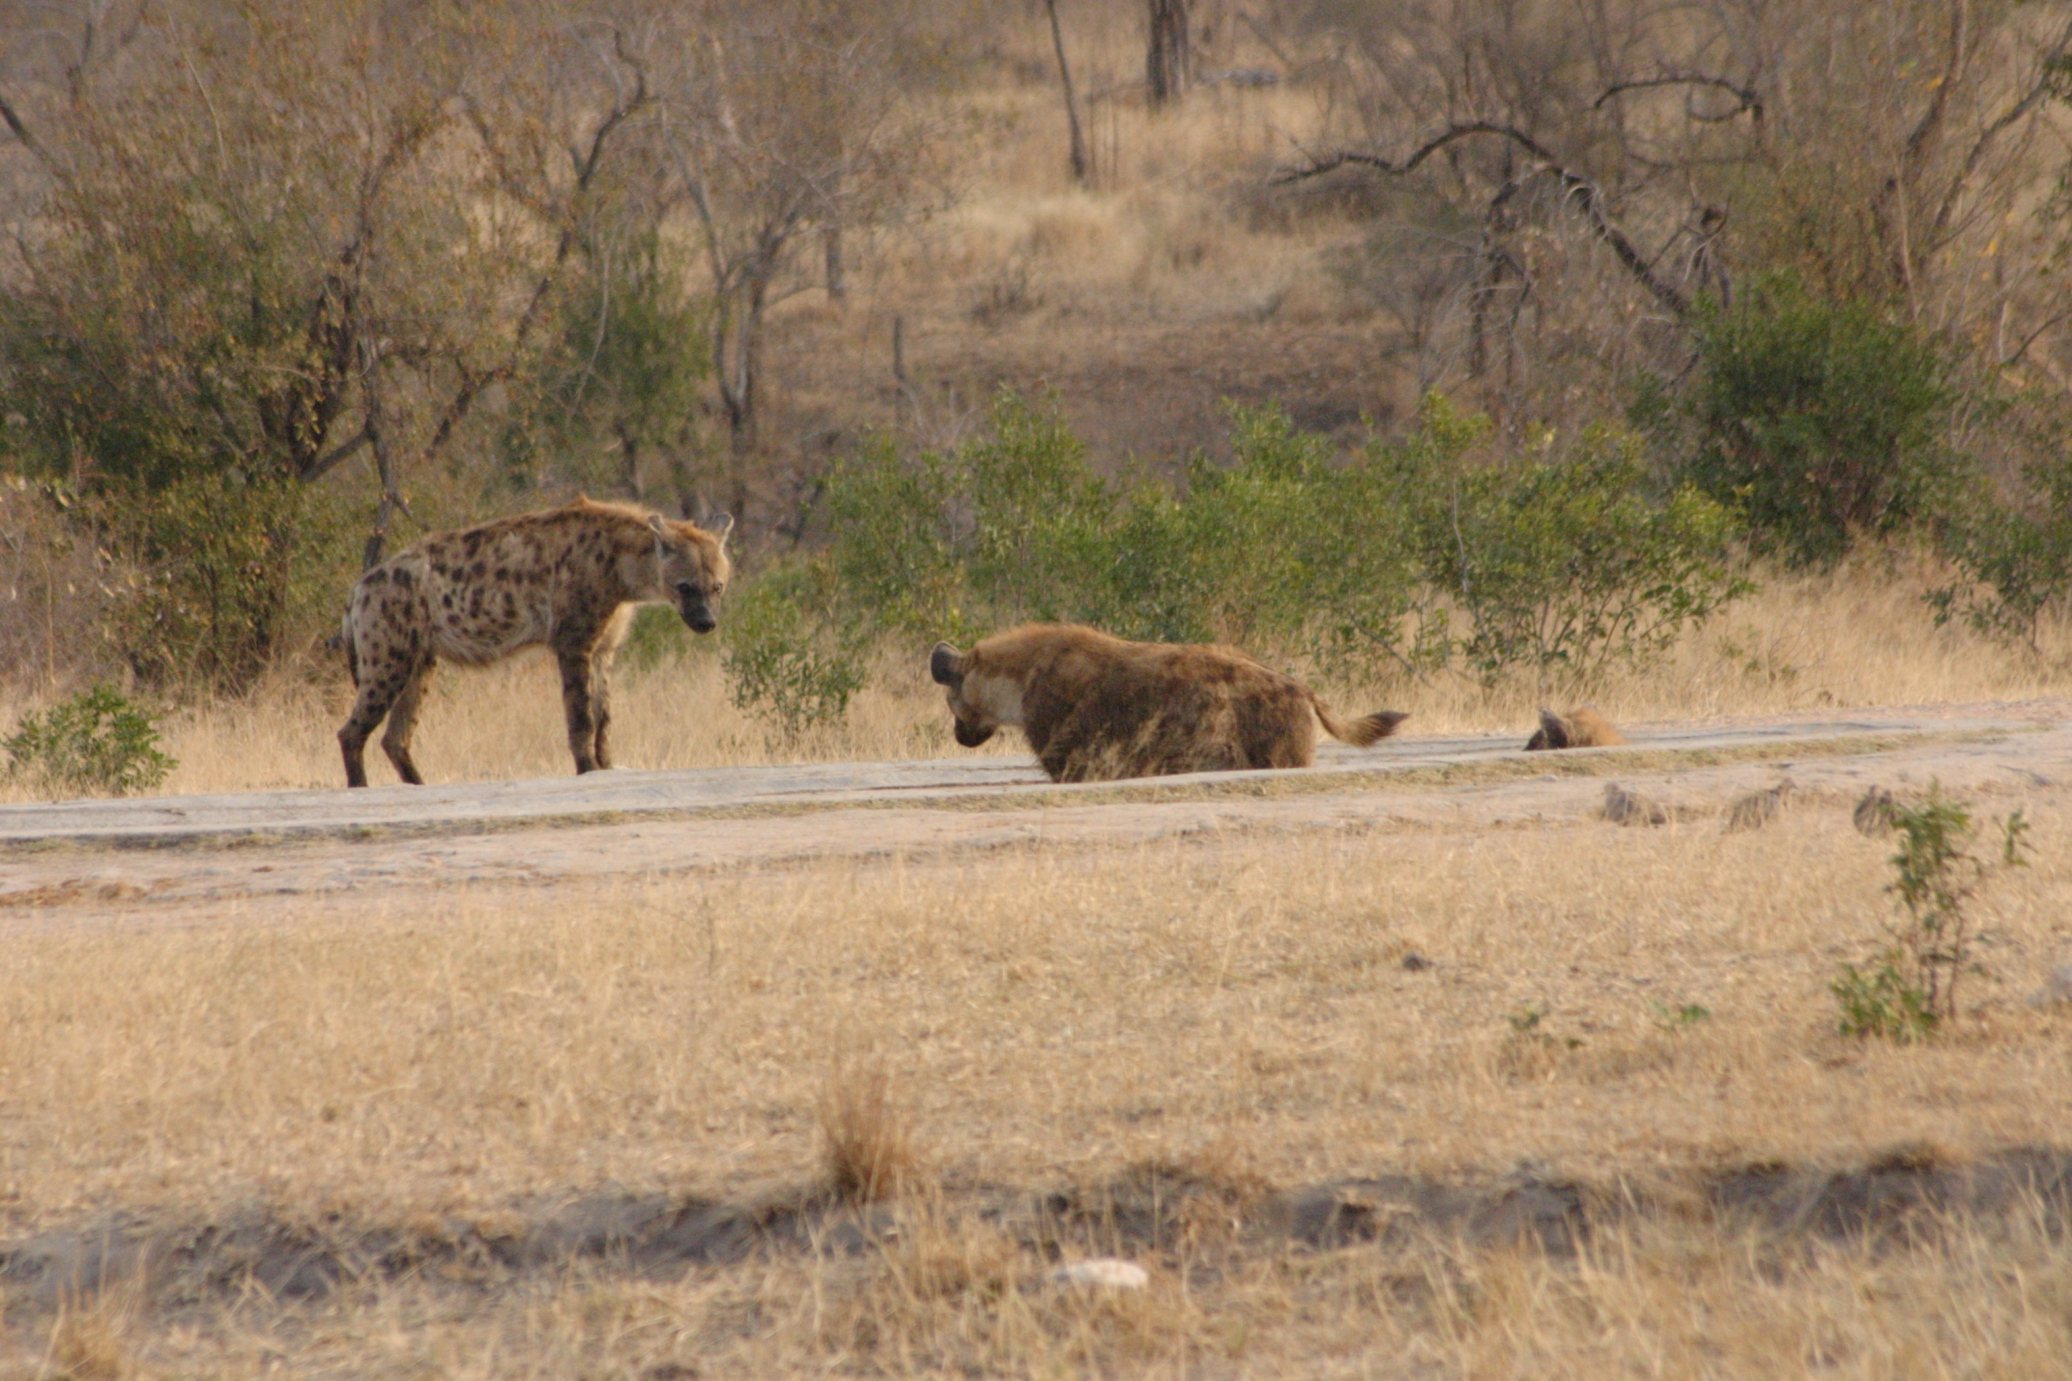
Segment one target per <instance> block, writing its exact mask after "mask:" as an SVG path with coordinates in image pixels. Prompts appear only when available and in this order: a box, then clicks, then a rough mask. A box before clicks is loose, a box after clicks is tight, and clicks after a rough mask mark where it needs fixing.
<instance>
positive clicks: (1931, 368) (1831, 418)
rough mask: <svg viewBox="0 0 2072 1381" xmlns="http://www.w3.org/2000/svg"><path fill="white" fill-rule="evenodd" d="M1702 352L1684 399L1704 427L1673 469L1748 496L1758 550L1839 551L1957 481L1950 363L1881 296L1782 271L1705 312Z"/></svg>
mask: <svg viewBox="0 0 2072 1381" xmlns="http://www.w3.org/2000/svg"><path fill="white" fill-rule="evenodd" d="M1698 353H1699V363H1700V373H1699V376H1698V381H1697V383H1696V385H1695V387H1694V388H1693V389H1692V390H1691V391H1690V393H1689V394H1688V396H1687V398H1686V399H1685V403H1684V408H1685V411H1686V414H1687V420H1688V422H1689V423H1690V424H1691V425H1692V427H1693V428H1694V431H1695V436H1694V437H1693V438H1692V439H1691V443H1690V444H1691V448H1692V449H1691V450H1690V453H1689V454H1688V456H1687V457H1685V458H1682V459H1681V460H1680V461H1679V462H1678V463H1677V467H1676V468H1677V470H1678V471H1679V473H1680V475H1681V477H1682V478H1684V479H1687V480H1689V481H1690V482H1692V483H1694V484H1696V485H1697V486H1698V487H1699V488H1700V489H1702V490H1704V491H1705V492H1706V493H1707V494H1709V495H1711V496H1712V497H1713V498H1714V499H1715V500H1717V501H1719V502H1721V503H1723V504H1730V505H1734V506H1736V507H1739V508H1741V509H1742V510H1743V511H1744V512H1745V514H1746V517H1747V520H1748V527H1749V533H1750V536H1751V538H1752V539H1753V540H1754V542H1755V543H1756V544H1757V546H1758V547H1759V548H1760V549H1763V550H1767V551H1774V552H1777V553H1779V554H1781V555H1783V556H1785V557H1787V558H1789V559H1791V560H1793V561H1798V562H1827V561H1832V560H1834V559H1835V558H1836V557H1839V556H1840V555H1841V554H1842V553H1843V552H1844V551H1845V550H1846V549H1847V548H1848V545H1849V543H1850V542H1851V541H1852V540H1853V539H1854V538H1855V537H1856V536H1857V535H1859V534H1879V533H1886V532H1890V531H1892V530H1893V529H1895V528H1897V527H1899V526H1901V525H1902V524H1904V523H1906V522H1909V521H1911V520H1913V519H1916V518H1920V517H1924V516H1927V515H1929V514H1930V513H1932V512H1933V511H1934V510H1935V508H1936V506H1937V505H1936V498H1937V494H1938V491H1939V490H1943V489H1946V488H1947V486H1948V485H1949V484H1951V483H1952V471H1953V469H1954V467H1955V458H1954V457H1953V456H1951V455H1950V454H1948V453H1947V451H1946V450H1945V449H1944V448H1942V447H1941V446H1940V445H1939V444H1938V440H1937V433H1938V427H1939V426H1940V425H1941V424H1942V423H1943V422H1944V421H1945V419H1946V418H1947V416H1948V412H1949V409H1950V406H1951V404H1952V402H1953V401H1954V397H1955V394H1954V390H1953V388H1952V385H1951V379H1950V370H1949V364H1948V362H1947V360H1946V359H1945V357H1944V356H1943V354H1942V352H1941V351H1940V350H1939V349H1938V347H1937V346H1936V345H1935V343H1934V342H1933V341H1932V340H1930V339H1929V338H1928V337H1927V336H1926V335H1925V334H1924V333H1922V332H1921V331H1919V330H1917V329H1916V328H1914V327H1912V326H1910V325H1908V324H1906V323H1903V322H1898V321H1894V320H1892V319H1890V318H1889V316H1888V315H1887V313H1885V312H1884V311H1883V310H1882V309H1881V308H1879V307H1877V306H1875V305H1873V304H1871V303H1868V302H1862V301H1843V302H1833V301H1828V300H1825V299H1822V298H1818V297H1815V296H1813V295H1811V294H1809V293H1807V292H1806V291H1804V290H1803V289H1802V288H1801V287H1799V285H1798V284H1797V282H1796V281H1795V280H1793V279H1791V278H1789V277H1783V276H1775V277H1771V278H1768V279H1764V280H1759V281H1758V282H1756V283H1755V284H1753V285H1751V287H1750V288H1749V289H1748V290H1747V291H1744V292H1743V293H1742V294H1741V295H1740V297H1739V298H1737V300H1736V301H1735V303H1734V305H1733V306H1732V307H1731V308H1728V309H1721V308H1718V307H1717V306H1712V307H1709V308H1706V309H1704V310H1702V311H1701V313H1700V315H1699V318H1698ZM1643 406H1645V403H1644V404H1643Z"/></svg>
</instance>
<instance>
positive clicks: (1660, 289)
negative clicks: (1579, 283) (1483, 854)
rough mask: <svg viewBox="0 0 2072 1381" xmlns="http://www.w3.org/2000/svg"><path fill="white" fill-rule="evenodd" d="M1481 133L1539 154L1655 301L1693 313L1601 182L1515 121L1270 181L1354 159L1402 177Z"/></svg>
mask: <svg viewBox="0 0 2072 1381" xmlns="http://www.w3.org/2000/svg"><path fill="white" fill-rule="evenodd" d="M1481 134H1493V135H1495V136H1497V137H1498V138H1501V139H1506V140H1509V141H1510V142H1511V143H1513V144H1515V145H1517V146H1518V147H1519V148H1521V149H1523V150H1524V151H1525V152H1526V153H1528V154H1530V155H1531V156H1532V157H1534V158H1536V159H1538V160H1539V161H1540V163H1541V164H1542V165H1544V166H1545V168H1546V170H1547V171H1548V172H1550V173H1552V174H1553V175H1554V176H1555V178H1556V179H1558V180H1559V181H1560V183H1561V189H1562V191H1563V193H1565V194H1566V196H1567V199H1568V200H1569V201H1570V202H1571V203H1572V204H1574V205H1575V206H1576V207H1577V208H1578V209H1579V210H1581V212H1582V213H1583V216H1584V218H1585V219H1587V220H1588V221H1589V222H1590V226H1591V228H1592V229H1593V230H1595V231H1596V232H1597V237H1598V238H1599V239H1600V240H1603V241H1604V243H1605V244H1606V245H1607V246H1609V247H1610V249H1611V251H1612V253H1613V254H1615V255H1617V256H1618V259H1619V262H1620V263H1622V264H1624V265H1625V266H1626V268H1627V271H1628V272H1630V273H1631V274H1632V275H1633V277H1634V278H1635V280H1636V281H1638V282H1639V283H1640V285H1641V286H1642V287H1644V288H1646V289H1647V290H1648V292H1649V293H1650V294H1652V295H1653V296H1654V298H1655V300H1656V301H1658V302H1660V303H1661V304H1662V305H1663V306H1664V307H1667V308H1668V309H1669V310H1670V312H1671V313H1673V314H1674V315H1675V316H1676V318H1677V319H1678V320H1679V321H1681V320H1683V319H1684V318H1686V317H1688V316H1689V315H1690V311H1691V304H1690V303H1689V302H1688V301H1687V300H1686V299H1685V298H1684V295H1683V294H1682V293H1681V292H1678V291H1677V290H1676V289H1675V288H1674V287H1672V286H1671V285H1670V284H1667V283H1664V282H1663V281H1662V280H1661V279H1659V278H1657V277H1656V276H1655V275H1654V273H1653V272H1652V271H1651V270H1650V269H1649V267H1648V262H1647V260H1646V259H1645V258H1644V257H1642V255H1641V253H1640V251H1639V250H1638V249H1636V248H1634V245H1633V242H1632V241H1631V240H1629V239H1627V238H1626V235H1625V233H1624V232H1623V231H1621V230H1620V229H1619V228H1618V227H1617V226H1615V225H1613V224H1612V222H1611V217H1610V216H1608V215H1606V214H1605V209H1604V194H1603V193H1602V192H1601V191H1600V190H1598V187H1597V184H1596V183H1594V182H1592V181H1591V180H1590V179H1589V178H1586V177H1584V176H1583V175H1582V174H1581V173H1578V172H1575V171H1574V170H1572V169H1570V168H1568V167H1566V166H1564V165H1563V164H1562V162H1561V160H1560V159H1559V158H1556V157H1555V156H1554V154H1553V152H1552V151H1551V150H1549V149H1548V148H1547V147H1546V146H1545V145H1543V144H1541V143H1540V142H1539V141H1538V140H1536V139H1534V138H1533V137H1532V136H1531V135H1529V134H1527V133H1525V132H1524V131H1523V130H1520V129H1518V128H1516V127H1515V126H1512V125H1504V124H1498V123H1496V122H1495V121H1490V120H1472V121H1467V122H1465V123H1462V124H1456V125H1448V126H1447V127H1446V128H1445V129H1443V130H1441V131H1440V132H1439V133H1438V134H1435V135H1433V136H1432V137H1431V138H1430V139H1427V140H1426V141H1425V142H1424V143H1423V144H1421V145H1419V146H1418V147H1417V148H1416V149H1415V150H1413V151H1412V152H1411V153H1410V155H1409V156H1408V157H1407V158H1404V159H1402V160H1401V161H1399V162H1391V161H1389V160H1388V159H1386V158H1383V157H1381V156H1380V155H1379V154H1371V153H1361V152H1359V151H1357V150H1353V149H1342V150H1340V151H1338V152H1336V153H1332V154H1327V155H1324V156H1322V157H1319V158H1316V159H1313V160H1312V161H1311V163H1310V164H1309V166H1308V167H1305V168H1287V169H1283V170H1281V171H1279V172H1276V173H1275V174H1274V175H1273V176H1272V177H1270V178H1268V179H1267V181H1268V184H1269V185H1271V186H1282V185H1285V184H1287V183H1290V182H1300V181H1302V180H1303V179H1305V178H1312V177H1321V176H1322V175H1323V174H1325V173H1328V172H1331V171H1333V170H1334V169H1337V168H1343V167H1346V166H1347V165H1349V164H1350V165H1356V166H1359V167H1364V168H1377V169H1379V170H1380V171H1382V172H1384V173H1387V174H1389V175H1390V176H1392V177H1401V176H1403V175H1404V174H1406V173H1409V172H1411V171H1413V170H1414V169H1415V168H1417V166H1418V165H1419V164H1421V163H1423V162H1424V161H1425V160H1426V159H1428V158H1430V157H1431V156H1432V155H1433V154H1435V153H1437V152H1439V151H1440V150H1441V149H1444V148H1446V147H1447V146H1448V145H1450V144H1453V143H1455V142H1457V141H1459V140H1462V139H1466V138H1469V137H1471V136H1474V135H1481Z"/></svg>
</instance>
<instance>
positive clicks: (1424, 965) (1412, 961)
mask: <svg viewBox="0 0 2072 1381" xmlns="http://www.w3.org/2000/svg"><path fill="white" fill-rule="evenodd" d="M1403 967H1404V968H1406V969H1408V970H1410V972H1412V973H1423V972H1424V971H1425V970H1426V969H1428V968H1430V967H1432V961H1431V960H1429V959H1427V958H1425V957H1424V956H1423V955H1422V954H1419V953H1418V952H1417V951H1416V950H1412V951H1410V953H1408V954H1406V955H1404V956H1403Z"/></svg>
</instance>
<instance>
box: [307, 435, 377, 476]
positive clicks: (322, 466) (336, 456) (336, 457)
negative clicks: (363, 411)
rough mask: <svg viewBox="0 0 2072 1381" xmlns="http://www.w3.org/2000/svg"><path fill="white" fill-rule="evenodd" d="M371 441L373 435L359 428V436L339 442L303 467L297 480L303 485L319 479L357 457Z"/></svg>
mask: <svg viewBox="0 0 2072 1381" xmlns="http://www.w3.org/2000/svg"><path fill="white" fill-rule="evenodd" d="M369 425H370V426H371V425H372V424H371V423H370V424H369ZM373 440H374V433H373V432H372V431H370V430H369V429H368V428H367V427H362V428H360V431H359V435H357V436H355V437H353V439H352V440H350V441H343V442H340V443H339V444H338V445H336V446H334V447H332V448H331V449H330V450H328V451H326V452H324V454H322V455H320V456H318V457H317V458H316V459H315V460H312V461H311V462H310V463H309V464H307V465H305V466H303V467H302V472H301V474H300V475H298V476H297V478H299V479H300V480H302V481H303V482H304V483H305V484H307V483H309V482H311V481H313V480H317V479H321V478H322V477H323V476H324V475H326V474H328V473H329V472H330V471H331V470H333V469H335V468H336V467H337V466H339V465H340V464H342V463H343V462H345V461H348V460H350V459H352V458H353V457H354V456H356V455H358V454H359V453H360V451H361V450H363V449H364V448H365V447H366V446H368V445H369V444H370V443H371V442H372V441H373Z"/></svg>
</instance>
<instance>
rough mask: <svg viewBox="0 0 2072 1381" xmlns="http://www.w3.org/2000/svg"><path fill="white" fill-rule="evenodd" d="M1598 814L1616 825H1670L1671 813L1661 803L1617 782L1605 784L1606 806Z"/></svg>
mask: <svg viewBox="0 0 2072 1381" xmlns="http://www.w3.org/2000/svg"><path fill="white" fill-rule="evenodd" d="M1597 813H1598V814H1599V815H1601V816H1602V817H1604V818H1605V819H1606V820H1609V821H1611V822H1612V823H1613V824H1614V825H1666V824H1668V823H1669V812H1668V810H1666V809H1665V808H1664V807H1663V805H1662V803H1661V802H1659V801H1657V800H1655V799H1654V798H1653V797H1650V796H1643V795H1641V794H1640V793H1639V792H1638V791H1628V790H1626V789H1625V788H1624V787H1622V786H1620V785H1619V784H1618V783H1617V782H1606V783H1605V784H1604V806H1603V808H1602V809H1600V810H1599V811H1598V812H1597Z"/></svg>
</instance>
